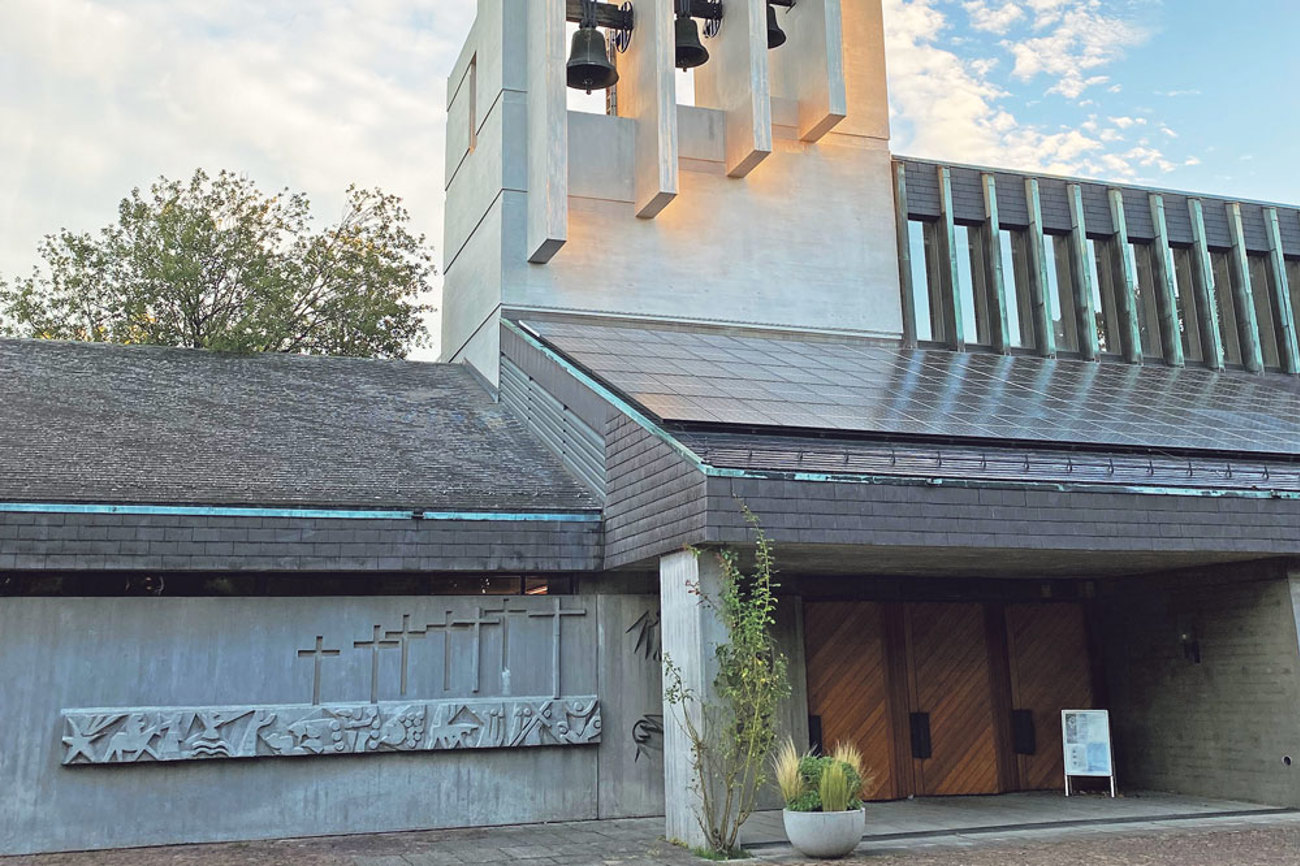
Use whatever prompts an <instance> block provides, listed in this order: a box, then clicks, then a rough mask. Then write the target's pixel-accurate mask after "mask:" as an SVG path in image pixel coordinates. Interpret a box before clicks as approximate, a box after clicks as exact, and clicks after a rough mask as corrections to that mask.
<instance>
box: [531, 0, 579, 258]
mask: <svg viewBox="0 0 1300 866" xmlns="http://www.w3.org/2000/svg"><path fill="white" fill-rule="evenodd" d="M528 10H529V11H528V15H529V16H530V18H532V19H533V20H532V21H530V22H529V28H528V30H529V32H528V99H527V104H528V121H527V129H528V217H527V220H528V227H527V234H526V243H527V250H528V261H530V262H532V263H534V264H545V263H546V262H549V261H550V260H551V258H552V257H554V255H555V254H556V253H557V252H559V251H560V248H561V247H563V246H564V243H565V241H566V240H567V239H568V226H569V110H568V104H567V100H568V95H567V91H566V90H565V60H566V56H567V53H568V51H567V46H566V45H565V44H564V43H565V5H564V0H533V2H532V3H530V4H529V5H528Z"/></svg>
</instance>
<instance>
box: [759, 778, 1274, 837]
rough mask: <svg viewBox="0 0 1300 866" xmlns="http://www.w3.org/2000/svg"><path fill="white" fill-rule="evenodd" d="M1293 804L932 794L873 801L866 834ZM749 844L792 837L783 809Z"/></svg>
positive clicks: (976, 829)
mask: <svg viewBox="0 0 1300 866" xmlns="http://www.w3.org/2000/svg"><path fill="white" fill-rule="evenodd" d="M1290 811H1294V810H1291V809H1284V808H1279V807H1276V806H1261V805H1258V804H1255V803H1242V802H1238V801H1235V800H1220V799H1214V798H1207V797H1190V796H1184V795H1179V794H1163V793H1155V792H1136V793H1129V794H1128V795H1126V796H1124V797H1120V798H1118V799H1114V800H1112V799H1111V798H1110V797H1104V796H1084V797H1070V798H1069V799H1068V800H1067V799H1066V798H1065V796H1064V794H1060V793H1053V792H1047V791H1039V792H1030V793H1021V794H1003V795H1000V796H987V797H930V798H924V799H916V800H903V801H899V802H895V803H872V804H870V805H868V806H867V826H866V833H865V834H864V836H863V840H864V841H865V842H867V843H872V842H904V843H905V840H909V839H915V840H918V841H923V840H926V839H928V838H933V837H941V836H949V835H953V834H963V835H966V834H981V833H1003V832H1012V831H1016V830H1020V829H1033V830H1047V829H1052V828H1062V829H1065V828H1070V827H1087V826H1089V825H1102V824H1105V825H1116V824H1132V825H1140V824H1144V823H1147V822H1164V821H1189V822H1191V821H1197V820H1205V819H1211V818H1229V817H1234V816H1246V815H1267V814H1271V813H1283V812H1290ZM741 837H742V839H743V841H744V845H745V847H747V848H755V849H759V848H762V847H763V846H766V845H782V844H785V843H786V838H785V831H784V829H783V828H782V826H781V813H780V812H757V813H755V814H754V816H753V817H751V818H750V819H749V820H748V821H747V822H745V827H744V829H743V831H742V833H741Z"/></svg>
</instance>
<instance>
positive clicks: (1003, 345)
mask: <svg viewBox="0 0 1300 866" xmlns="http://www.w3.org/2000/svg"><path fill="white" fill-rule="evenodd" d="M980 181H981V183H980V186H981V187H982V189H983V192H984V227H983V231H982V232H981V234H982V235H983V237H982V238H981V239H980V240H981V241H982V249H981V259H982V262H983V265H984V274H983V277H984V280H983V282H984V299H985V303H986V304H987V310H986V314H987V318H988V323H989V343H990V345H992V347H993V351H995V352H999V353H1001V354H1003V355H1005V354H1007V353H1009V352H1010V351H1011V333H1010V328H1009V327H1008V326H1007V285H1006V277H1005V273H1004V270H1003V262H1002V226H1001V223H1000V222H999V220H998V189H997V181H996V180H995V179H994V177H993V175H992V174H990V173H988V172H985V173H984V174H982V175H980Z"/></svg>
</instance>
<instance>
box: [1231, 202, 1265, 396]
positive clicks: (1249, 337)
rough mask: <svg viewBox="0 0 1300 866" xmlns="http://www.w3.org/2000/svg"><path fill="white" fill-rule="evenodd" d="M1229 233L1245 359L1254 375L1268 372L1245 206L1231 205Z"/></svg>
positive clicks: (1248, 368) (1238, 319) (1239, 325)
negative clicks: (1243, 214)
mask: <svg viewBox="0 0 1300 866" xmlns="http://www.w3.org/2000/svg"><path fill="white" fill-rule="evenodd" d="M1226 209H1227V212H1228V234H1229V236H1230V237H1231V238H1232V298H1233V303H1234V304H1235V306H1236V308H1237V332H1238V334H1239V335H1240V339H1241V360H1242V363H1244V364H1245V365H1246V369H1247V370H1249V371H1250V372H1252V373H1260V372H1263V370H1264V351H1263V347H1262V346H1261V345H1260V341H1259V320H1258V317H1256V315H1255V293H1254V287H1253V286H1252V285H1251V281H1250V257H1249V255H1248V253H1247V252H1246V232H1245V229H1244V228H1243V227H1242V224H1241V205H1240V204H1238V203H1237V202H1232V203H1230V204H1228V205H1227V208H1226Z"/></svg>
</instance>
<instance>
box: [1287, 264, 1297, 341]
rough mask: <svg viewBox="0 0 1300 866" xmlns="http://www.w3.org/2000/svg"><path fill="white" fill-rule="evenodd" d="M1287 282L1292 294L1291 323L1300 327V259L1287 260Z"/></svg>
mask: <svg viewBox="0 0 1300 866" xmlns="http://www.w3.org/2000/svg"><path fill="white" fill-rule="evenodd" d="M1286 281H1287V288H1288V289H1290V294H1291V298H1290V301H1291V321H1292V322H1294V323H1296V327H1300V259H1287V260H1286Z"/></svg>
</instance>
